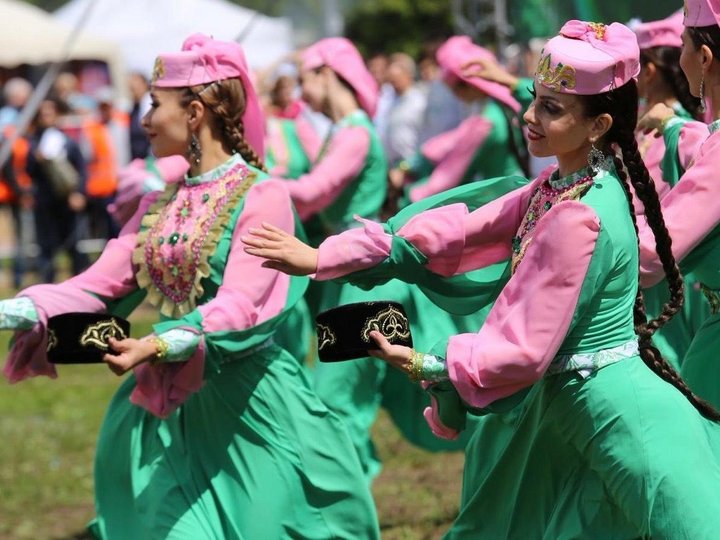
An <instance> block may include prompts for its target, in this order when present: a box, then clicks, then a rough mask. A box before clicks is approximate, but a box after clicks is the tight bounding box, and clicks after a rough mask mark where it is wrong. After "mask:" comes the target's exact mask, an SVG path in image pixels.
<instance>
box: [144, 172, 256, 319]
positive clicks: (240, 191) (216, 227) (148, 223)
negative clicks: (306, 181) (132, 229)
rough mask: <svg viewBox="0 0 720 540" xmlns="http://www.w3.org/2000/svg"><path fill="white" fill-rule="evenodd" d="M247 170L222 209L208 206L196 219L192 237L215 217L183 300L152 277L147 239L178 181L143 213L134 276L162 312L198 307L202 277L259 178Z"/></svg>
mask: <svg viewBox="0 0 720 540" xmlns="http://www.w3.org/2000/svg"><path fill="white" fill-rule="evenodd" d="M246 174H247V176H246V178H245V179H244V180H243V181H242V182H241V183H240V184H239V185H238V186H237V187H236V188H235V190H234V193H232V194H230V195H229V196H228V200H227V202H226V204H225V205H224V207H223V208H222V209H221V210H220V212H219V213H218V212H217V210H218V209H217V208H210V207H208V209H207V211H206V212H205V213H204V214H203V215H202V216H200V217H199V218H198V219H197V221H196V224H195V228H194V230H193V237H195V236H197V234H198V231H199V230H201V229H202V225H203V224H204V223H205V221H207V220H208V219H214V220H215V221H214V222H213V224H212V225H211V227H210V229H209V231H208V234H207V237H206V238H205V242H204V244H203V246H202V247H201V248H200V260H199V261H198V264H197V269H196V271H195V280H194V283H193V286H192V289H191V291H190V294H189V295H188V297H187V299H185V300H184V301H182V302H179V303H175V302H174V301H173V300H172V299H171V298H169V297H167V296H165V294H164V293H163V292H162V290H160V289H159V288H158V287H157V286H156V285H155V283H154V281H153V280H152V278H151V277H150V273H149V271H148V267H147V264H146V261H145V243H146V242H147V241H148V237H149V236H150V233H151V231H152V229H153V228H154V227H155V226H159V225H160V224H159V223H158V221H159V219H160V217H161V216H162V215H163V214H164V212H163V210H164V209H165V208H166V207H167V206H168V205H169V204H170V202H171V199H172V197H173V195H175V194H176V193H177V191H178V190H179V187H180V186H179V184H172V185H169V186H168V187H167V188H166V189H165V191H163V192H162V193H161V194H160V196H159V197H158V198H157V200H156V201H155V202H154V203H152V204H151V205H150V207H149V208H148V211H147V212H146V213H145V215H144V216H143V218H142V222H141V225H140V232H139V233H138V237H137V243H136V245H135V251H134V252H133V259H132V262H133V264H135V265H137V271H136V273H135V279H136V280H137V283H138V286H139V287H140V288H142V289H145V290H147V298H146V300H147V301H148V302H149V303H150V304H151V305H153V306H155V307H157V308H159V309H160V313H162V314H163V315H165V316H167V317H171V318H179V317H182V316H184V315H187V314H188V313H190V312H191V311H192V310H193V309H195V307H196V305H197V300H198V299H199V298H202V296H203V294H204V293H205V289H204V288H203V286H202V283H201V282H202V280H203V279H205V278H207V277H209V276H210V271H211V268H210V258H211V257H212V255H213V254H214V253H215V248H216V247H217V243H218V242H219V240H220V237H221V236H222V234H223V232H224V231H225V227H226V226H227V225H228V222H229V220H230V218H231V217H232V214H233V212H235V210H236V209H237V206H238V204H239V203H240V201H241V200H242V199H243V197H245V195H246V194H247V192H248V191H249V190H250V188H251V187H252V185H253V183H254V182H255V180H256V179H257V174H256V173H255V172H253V171H252V170H250V169H248V170H247V173H246ZM218 181H219V182H222V181H223V180H222V179H220V180H218ZM224 189H225V186H223V187H221V188H219V189H218V193H217V194H216V200H217V198H220V197H221V196H222V195H224V194H225V191H224ZM162 270H163V278H164V279H167V280H168V281H170V280H171V279H172V278H171V274H170V269H169V268H163V269H162Z"/></svg>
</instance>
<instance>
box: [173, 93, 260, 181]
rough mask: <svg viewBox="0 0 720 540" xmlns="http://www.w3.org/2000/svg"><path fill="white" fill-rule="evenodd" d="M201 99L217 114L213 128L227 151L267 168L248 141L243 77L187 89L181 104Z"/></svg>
mask: <svg viewBox="0 0 720 540" xmlns="http://www.w3.org/2000/svg"><path fill="white" fill-rule="evenodd" d="M194 100H199V101H201V102H202V103H203V104H204V105H205V106H206V107H207V108H208V109H210V111H211V112H212V113H213V116H212V123H211V129H213V130H214V131H215V133H216V134H217V136H218V137H219V138H220V139H221V140H222V141H223V144H224V145H225V147H226V148H225V149H226V151H228V152H229V153H232V151H233V150H235V151H237V152H238V153H239V154H240V155H241V156H242V157H243V159H245V161H247V162H248V163H249V164H250V165H252V166H253V167H255V168H257V169H260V170H263V171H264V170H265V164H264V163H263V160H262V158H261V157H260V156H259V155H258V153H257V152H256V151H255V149H254V148H253V147H252V146H250V145H249V144H248V142H247V141H246V140H245V133H244V132H245V126H244V125H243V122H242V116H243V114H244V113H245V106H246V102H245V90H244V89H243V86H242V82H241V81H240V79H225V80H224V81H216V82H214V83H211V84H208V85H198V86H193V87H190V88H187V89H186V91H185V94H184V95H183V98H182V100H181V103H182V105H183V106H185V107H186V106H188V105H189V104H190V103H191V102H192V101H194Z"/></svg>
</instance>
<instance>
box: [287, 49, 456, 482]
mask: <svg viewBox="0 0 720 540" xmlns="http://www.w3.org/2000/svg"><path fill="white" fill-rule="evenodd" d="M301 79H302V87H303V97H304V100H305V101H306V102H307V103H308V105H310V107H312V108H313V109H314V110H316V111H318V112H322V113H324V114H325V115H326V116H328V117H329V118H330V119H331V120H332V122H333V127H332V128H331V131H330V135H329V136H328V137H327V139H326V140H325V142H324V145H323V148H322V149H321V151H320V155H319V157H318V159H317V160H316V161H315V163H314V165H313V167H312V169H311V170H310V171H309V173H308V174H306V175H303V176H301V177H299V178H297V179H288V180H287V183H286V185H287V188H288V190H289V191H290V195H291V196H292V199H293V202H294V203H295V206H296V208H297V210H298V213H299V215H300V217H301V218H302V219H303V220H307V222H308V234H309V236H310V237H311V238H310V239H311V243H315V244H318V243H320V242H321V241H322V240H323V239H324V238H325V237H326V236H327V235H330V234H336V233H339V232H342V231H345V230H347V229H351V228H354V227H357V226H358V221H357V219H360V220H370V221H377V220H379V217H380V211H381V208H382V205H383V202H384V201H385V197H386V194H387V160H386V156H385V153H384V151H383V148H382V144H381V142H380V138H379V137H378V135H377V133H376V131H375V128H374V127H373V125H372V121H371V120H370V118H371V117H372V116H373V114H374V113H375V109H376V105H377V100H378V90H377V84H376V82H375V80H374V79H373V77H372V75H371V74H370V73H369V71H368V70H367V68H366V67H365V64H364V62H363V59H362V57H361V56H360V53H359V52H358V51H357V49H356V48H355V46H354V45H353V44H352V43H351V42H350V41H348V40H347V39H345V38H327V39H323V40H320V41H319V42H317V43H315V44H314V45H312V46H310V47H308V48H307V49H306V50H305V51H304V52H303V54H302V66H301ZM315 285H318V286H317V287H315V288H311V289H310V291H309V294H308V295H307V296H306V298H307V301H308V304H309V306H310V312H311V315H312V316H313V317H315V316H316V315H317V313H318V312H319V311H322V310H326V309H330V308H334V307H336V306H337V305H340V304H347V303H353V302H366V301H372V300H390V301H396V302H400V303H401V304H402V305H403V306H404V307H405V309H406V311H408V312H409V313H412V314H415V315H417V316H416V317H415V326H414V327H413V336H414V337H415V338H416V339H417V340H419V341H418V342H419V343H428V344H429V343H431V342H433V341H434V340H436V339H438V338H436V337H434V336H435V335H439V336H442V335H452V334H453V333H456V332H457V328H458V324H459V323H461V322H462V321H457V320H454V319H453V318H452V317H450V316H449V315H447V314H446V313H443V312H442V311H440V310H439V309H438V308H436V307H435V306H434V305H433V304H432V303H431V302H430V301H429V300H427V298H425V296H424V295H422V294H421V293H420V292H419V291H418V290H417V289H415V288H414V287H411V286H408V285H407V284H405V283H402V282H401V281H398V280H394V281H391V282H389V283H387V284H384V285H382V286H380V287H376V288H375V289H374V290H372V291H366V290H363V289H361V288H359V287H355V286H353V285H350V284H340V283H330V282H328V283H320V284H315ZM312 373H313V382H314V388H315V391H316V392H317V394H318V396H320V398H321V399H322V401H323V402H324V403H325V404H326V405H327V406H328V407H329V408H330V409H331V410H332V411H333V412H335V413H336V414H337V415H338V416H340V417H341V418H342V419H343V421H344V422H345V424H346V425H347V426H348V429H349V431H350V435H351V437H352V439H353V443H354V445H355V448H356V450H357V453H358V455H359V456H360V461H361V463H362V465H363V470H364V472H365V475H366V478H367V479H368V481H371V480H372V479H373V478H374V477H375V476H376V475H377V474H378V473H379V471H380V468H381V464H380V461H379V459H378V456H377V454H376V452H375V447H374V445H373V442H372V439H371V436H370V430H371V428H372V425H373V424H374V422H375V419H376V418H377V414H378V411H379V409H380V407H381V406H383V407H385V409H386V410H387V411H388V413H389V415H390V417H391V418H392V419H393V421H394V423H395V424H396V426H397V427H398V429H399V430H400V431H401V432H402V434H403V435H404V436H405V438H407V439H408V440H409V441H411V442H413V443H414V444H417V445H420V446H422V447H423V448H425V449H428V450H437V451H440V450H460V449H462V448H463V447H464V444H465V441H466V438H463V439H461V440H459V441H442V440H439V439H438V438H437V437H435V436H433V434H432V432H431V431H430V430H429V429H428V427H427V425H426V423H425V421H424V419H423V416H422V411H423V409H424V408H425V406H426V405H427V399H428V398H427V397H426V396H425V395H424V393H423V392H422V391H421V390H420V389H419V388H418V387H417V386H416V385H412V384H408V381H407V380H406V379H405V378H404V377H399V376H398V375H399V374H397V373H395V372H393V371H392V370H388V369H387V365H386V364H385V363H384V362H382V361H378V360H376V359H371V358H369V359H367V360H366V361H362V362H342V363H334V364H325V363H316V365H315V368H314V369H313V372H312Z"/></svg>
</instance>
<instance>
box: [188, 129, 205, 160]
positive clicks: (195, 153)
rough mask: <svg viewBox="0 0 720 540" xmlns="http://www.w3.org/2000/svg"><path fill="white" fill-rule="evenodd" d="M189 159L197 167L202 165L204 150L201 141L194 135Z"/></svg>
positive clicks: (191, 138)
mask: <svg viewBox="0 0 720 540" xmlns="http://www.w3.org/2000/svg"><path fill="white" fill-rule="evenodd" d="M188 157H189V158H190V159H191V160H192V161H193V162H194V163H195V166H198V165H200V158H201V157H202V150H201V149H200V140H199V139H198V138H197V135H195V134H194V133H193V134H192V135H190V148H189V149H188Z"/></svg>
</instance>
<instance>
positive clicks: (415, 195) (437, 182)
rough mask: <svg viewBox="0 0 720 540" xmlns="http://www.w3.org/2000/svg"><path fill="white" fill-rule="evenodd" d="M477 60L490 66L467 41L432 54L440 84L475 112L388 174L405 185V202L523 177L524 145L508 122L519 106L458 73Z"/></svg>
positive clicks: (453, 41) (494, 87) (504, 91)
mask: <svg viewBox="0 0 720 540" xmlns="http://www.w3.org/2000/svg"><path fill="white" fill-rule="evenodd" d="M478 58H482V59H486V60H488V61H493V62H494V61H495V56H494V55H493V54H492V53H491V52H490V51H488V50H487V49H485V48H483V47H480V46H478V45H475V44H474V43H473V42H472V41H471V40H470V38H469V37H467V36H454V37H451V38H450V39H448V40H447V41H446V42H445V43H444V44H443V45H442V46H441V47H440V48H439V49H438V51H437V60H438V64H439V65H440V67H441V69H442V73H443V80H444V82H445V84H447V85H448V86H449V87H450V88H451V90H452V91H453V93H454V94H455V95H456V96H457V97H458V98H459V99H461V100H463V101H464V102H466V103H472V104H474V105H475V106H476V107H477V109H478V112H476V113H475V114H473V115H471V116H470V117H468V118H467V119H466V120H464V121H463V122H462V123H461V124H460V125H459V126H458V127H457V128H455V129H453V130H451V131H448V132H445V133H443V134H441V135H438V136H436V137H433V138H432V139H430V140H429V141H427V142H426V143H424V144H423V145H422V147H421V148H420V151H419V152H418V153H417V154H416V155H415V156H414V157H413V158H411V159H410V160H407V161H403V162H401V163H400V165H399V166H398V168H397V169H395V170H393V171H391V173H390V178H391V180H392V181H393V184H394V185H395V187H402V186H403V185H405V184H407V186H406V191H407V198H408V200H409V201H410V202H417V201H419V200H421V199H424V198H426V197H429V196H431V195H434V194H436V193H440V192H441V191H445V190H447V189H450V188H453V187H455V186H458V185H462V184H466V183H468V182H474V181H478V180H483V179H486V178H495V177H498V176H508V175H512V174H520V175H523V174H527V155H526V152H525V141H524V138H523V136H522V133H521V131H520V129H519V127H518V126H516V125H515V122H514V118H515V117H516V115H517V113H518V112H519V111H520V107H521V105H520V103H519V102H518V100H517V99H516V98H515V97H514V96H513V94H512V93H511V92H510V91H509V90H508V88H507V87H505V86H503V85H501V84H498V83H495V82H493V81H488V80H485V79H482V78H477V77H468V76H467V75H466V74H465V73H464V72H463V66H464V65H465V64H466V63H467V62H469V61H471V60H476V59H478ZM413 180H414V181H413Z"/></svg>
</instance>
